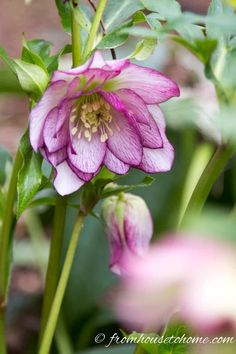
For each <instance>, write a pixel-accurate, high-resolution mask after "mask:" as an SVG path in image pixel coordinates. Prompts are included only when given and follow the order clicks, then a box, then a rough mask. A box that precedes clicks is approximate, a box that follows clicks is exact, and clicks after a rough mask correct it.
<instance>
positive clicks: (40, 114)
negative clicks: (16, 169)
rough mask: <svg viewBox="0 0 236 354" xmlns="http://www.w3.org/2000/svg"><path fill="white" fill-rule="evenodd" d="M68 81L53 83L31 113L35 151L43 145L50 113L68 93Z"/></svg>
mask: <svg viewBox="0 0 236 354" xmlns="http://www.w3.org/2000/svg"><path fill="white" fill-rule="evenodd" d="M66 89H67V83H66V82H65V81H58V82H55V83H54V84H51V85H50V86H49V87H48V88H47V90H46V91H45V93H44V95H43V97H42V98H41V100H40V101H39V102H38V103H37V104H36V106H35V107H34V108H33V109H32V111H31V113H30V125H29V129H30V142H31V145H32V147H33V149H34V150H35V151H37V150H38V148H39V147H42V145H43V134H42V130H43V126H44V122H45V119H46V118H47V115H48V113H49V112H50V111H51V110H52V109H53V108H54V107H56V106H57V105H58V104H59V102H60V100H61V99H62V98H63V96H64V95H65V93H66Z"/></svg>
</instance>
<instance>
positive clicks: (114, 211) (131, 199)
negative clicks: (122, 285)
mask: <svg viewBox="0 0 236 354" xmlns="http://www.w3.org/2000/svg"><path fill="white" fill-rule="evenodd" d="M102 214H103V219H104V221H105V224H106V233H107V236H108V242H109V245H110V253H111V257H110V268H111V270H112V271H113V272H114V273H116V274H123V273H124V272H125V269H124V268H123V264H122V261H123V258H124V256H126V255H127V254H133V255H136V256H137V255H138V256H142V255H144V254H145V252H147V250H148V247H149V242H150V240H151V238H152V234H153V222H152V217H151V214H150V211H149V209H148V207H147V205H146V203H145V201H144V200H143V199H142V198H140V197H138V196H136V195H132V194H129V193H127V194H124V195H122V196H118V197H117V196H112V197H110V198H107V199H106V200H105V202H104V203H103V207H102Z"/></svg>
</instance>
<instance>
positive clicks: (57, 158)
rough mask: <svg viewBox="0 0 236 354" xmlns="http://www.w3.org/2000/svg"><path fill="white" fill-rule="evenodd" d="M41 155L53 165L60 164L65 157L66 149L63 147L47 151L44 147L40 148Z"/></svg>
mask: <svg viewBox="0 0 236 354" xmlns="http://www.w3.org/2000/svg"><path fill="white" fill-rule="evenodd" d="M40 151H41V153H42V155H43V156H44V157H45V158H46V159H47V160H48V161H49V162H50V163H51V164H52V165H53V166H54V167H56V166H57V165H60V164H61V163H62V162H63V161H65V160H66V159H67V149H66V148H65V147H64V148H62V149H61V150H58V151H56V152H49V151H48V149H47V148H46V147H44V148H43V149H41V150H40Z"/></svg>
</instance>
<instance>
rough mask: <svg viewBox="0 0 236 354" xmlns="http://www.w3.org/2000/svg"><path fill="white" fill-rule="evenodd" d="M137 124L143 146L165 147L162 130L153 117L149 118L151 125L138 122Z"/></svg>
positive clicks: (152, 147) (151, 147)
mask: <svg viewBox="0 0 236 354" xmlns="http://www.w3.org/2000/svg"><path fill="white" fill-rule="evenodd" d="M137 125H138V129H139V132H140V136H141V139H142V145H143V147H147V148H150V149H159V148H162V147H163V140H162V137H161V133H160V130H159V128H158V125H157V123H156V122H155V120H154V119H153V118H152V117H150V119H149V125H147V124H143V123H138V124H137Z"/></svg>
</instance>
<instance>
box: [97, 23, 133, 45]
mask: <svg viewBox="0 0 236 354" xmlns="http://www.w3.org/2000/svg"><path fill="white" fill-rule="evenodd" d="M132 25H133V21H130V22H129V23H127V24H125V25H122V26H120V27H119V28H117V29H116V30H114V31H112V32H110V33H108V34H107V35H106V36H104V37H103V39H102V40H101V42H100V43H99V44H98V46H97V48H98V49H110V48H117V47H119V46H121V45H122V44H124V43H125V42H126V41H127V39H128V37H129V34H127V33H124V30H126V29H128V28H130V27H131V26H132Z"/></svg>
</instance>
